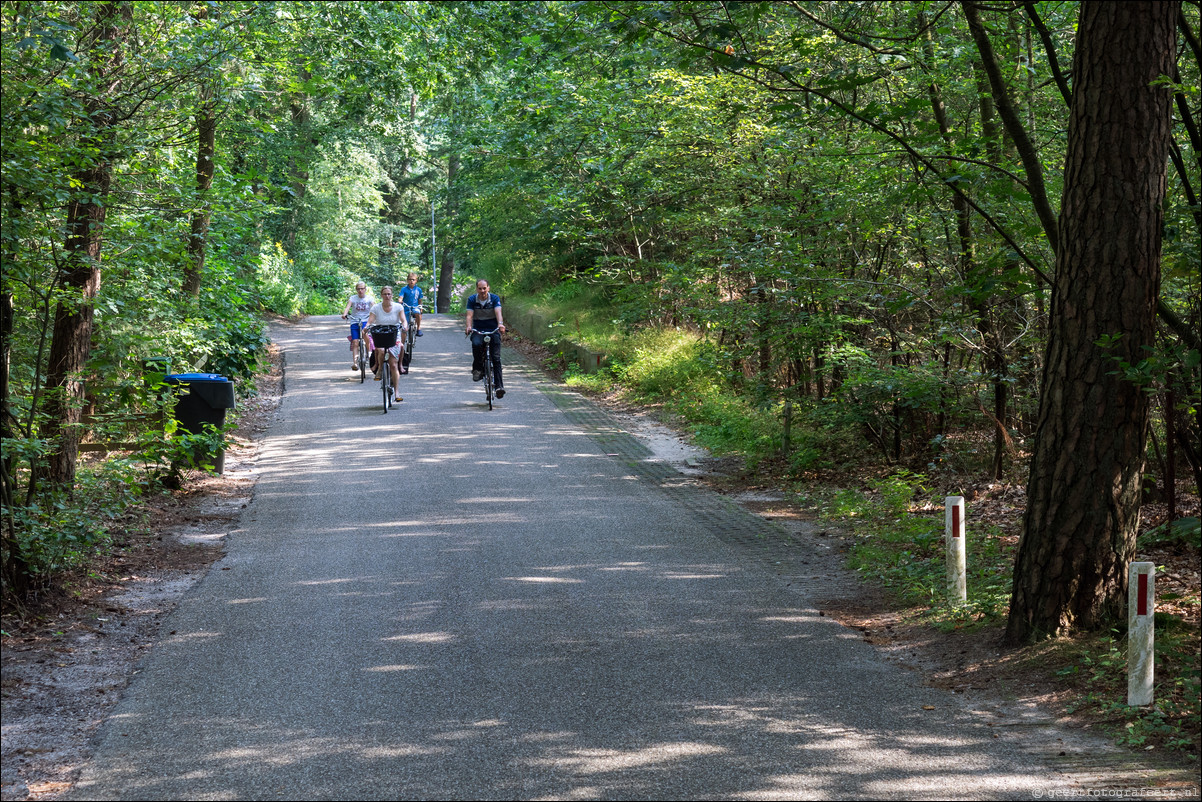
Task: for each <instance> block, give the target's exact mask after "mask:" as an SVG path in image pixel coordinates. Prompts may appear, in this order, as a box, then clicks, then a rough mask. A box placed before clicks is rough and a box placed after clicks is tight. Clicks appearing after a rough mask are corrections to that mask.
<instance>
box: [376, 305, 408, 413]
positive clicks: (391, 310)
mask: <svg viewBox="0 0 1202 802" xmlns="http://www.w3.org/2000/svg"><path fill="white" fill-rule="evenodd" d="M380 297H381V298H383V299H384V300H382V301H380V303H378V304H376V305H375V306H373V307H372V308H371V312H370V313H369V314H368V315H367V325H368V326H374V327H375V328H373V329H372V332H371V338H372V341H373V342H374V343H375V346H376V367H377V368H380V367H381V366H382V365H383V361H384V360H386V361H387V362H388V372H389V373H390V374H392V388H393V393H394V394H395V395H396V398H395V399H394V400H395V401H397V402H400V401H401V400H402V399H401V396H400V389H401V374H400V371H399V370H398V367H397V366H398V365H400V364H401V348H402V347H403V346H401V345H400V344H399V343H401V342H404V339H403V338H401V337H398V336H397V335H398V333H404V332H405V331H406V330H407V329H408V328H409V327H408V326H407V325H406V323H405V313H404V312H403V311H402V310H401V305H400V304H394V303H393V302H392V287H383V288H381V289H380ZM381 327H383V328H381Z"/></svg>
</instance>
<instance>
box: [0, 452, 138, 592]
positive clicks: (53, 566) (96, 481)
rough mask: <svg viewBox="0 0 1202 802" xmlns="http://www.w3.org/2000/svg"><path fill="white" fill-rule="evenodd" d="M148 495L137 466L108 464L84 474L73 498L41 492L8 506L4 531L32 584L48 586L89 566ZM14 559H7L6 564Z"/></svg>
mask: <svg viewBox="0 0 1202 802" xmlns="http://www.w3.org/2000/svg"><path fill="white" fill-rule="evenodd" d="M7 445H8V444H7V443H6V450H7ZM145 492H146V485H145V484H144V483H143V482H142V481H141V480H140V476H139V469H138V466H137V464H136V463H135V462H133V461H131V460H124V459H121V460H108V461H105V462H103V463H100V464H99V465H98V466H96V467H95V468H85V469H84V470H81V471H80V472H79V475H78V481H77V485H76V487H75V491H74V492H73V493H72V494H67V493H65V492H63V491H49V492H43V493H40V494H39V495H38V496H37V497H36V498H35V499H34V500H33V501H32V502H31V503H28V504H14V505H12V506H6V507H5V509H4V516H5V519H6V520H5V526H6V529H7V530H8V531H10V532H12V533H13V537H14V539H15V541H16V543H18V544H19V546H20V549H21V556H22V558H23V559H24V560H25V561H26V563H27V564H28V567H29V571H30V574H31V576H32V577H33V579H34V581H35V582H36V581H45V580H46V579H48V578H49V577H50V576H52V575H53V574H55V573H56V572H59V571H62V570H64V569H66V568H70V567H73V566H77V565H80V564H81V563H83V562H86V561H87V560H88V559H89V558H91V557H92V556H93V555H94V554H95V553H96V551H97V550H99V549H102V548H104V547H105V546H106V545H107V544H108V542H109V540H110V536H111V533H112V531H113V529H114V528H115V527H119V528H121V529H122V530H125V531H128V529H129V527H130V524H131V521H130V517H129V513H130V508H131V507H133V508H134V509H136V505H137V503H138V501H139V500H140V498H141V497H142V495H143V494H144V493H145ZM7 545H8V544H6V548H5V550H6V552H7V551H8V548H7ZM10 557H11V555H10V554H7V553H6V554H5V560H6V561H7V560H8V559H9V558H10Z"/></svg>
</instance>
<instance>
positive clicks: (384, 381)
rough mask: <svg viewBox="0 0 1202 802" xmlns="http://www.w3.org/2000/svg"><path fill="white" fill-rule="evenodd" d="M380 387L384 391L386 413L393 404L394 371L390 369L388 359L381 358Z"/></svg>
mask: <svg viewBox="0 0 1202 802" xmlns="http://www.w3.org/2000/svg"><path fill="white" fill-rule="evenodd" d="M380 372H381V376H380V389H381V390H383V391H384V414H385V415H387V414H388V408H389V407H390V406H392V371H391V370H389V369H388V359H387V358H385V359H383V360H381V365H380Z"/></svg>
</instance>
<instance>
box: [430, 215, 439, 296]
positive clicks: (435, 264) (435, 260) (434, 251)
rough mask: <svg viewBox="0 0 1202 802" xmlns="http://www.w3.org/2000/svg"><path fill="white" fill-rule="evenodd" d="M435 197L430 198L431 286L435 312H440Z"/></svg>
mask: <svg viewBox="0 0 1202 802" xmlns="http://www.w3.org/2000/svg"><path fill="white" fill-rule="evenodd" d="M434 231H435V229H434V196H433V195H431V196H430V272H431V273H432V274H433V276H434V282H433V283H432V284H431V285H430V297H432V298H433V299H434V311H435V312H438V311H439V309H438V247H437V245H438V242H437V240H436V238H435V234H434Z"/></svg>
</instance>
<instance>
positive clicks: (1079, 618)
mask: <svg viewBox="0 0 1202 802" xmlns="http://www.w3.org/2000/svg"><path fill="white" fill-rule="evenodd" d="M1178 5H1179V4H1178V3H1176V2H1109V1H1108V2H1101V0H1095V2H1089V3H1083V4H1082V5H1081V18H1080V24H1079V27H1078V41H1077V52H1076V55H1075V58H1074V68H1073V76H1074V79H1075V82H1076V83H1075V86H1074V88H1073V104H1072V111H1071V115H1070V121H1069V133H1068V153H1067V156H1066V163H1065V181H1064V196H1063V199H1062V202H1061V212H1060V228H1059V241H1060V248H1059V251H1058V253H1057V258H1056V279H1055V286H1054V288H1053V293H1052V310H1051V317H1050V320H1049V337H1048V345H1047V352H1046V358H1045V362H1044V373H1043V386H1042V392H1041V398H1040V413H1039V426H1038V431H1037V434H1036V443H1035V453H1034V456H1033V458H1032V462H1031V473H1030V478H1029V481H1028V486H1027V502H1028V503H1027V511H1026V518H1025V521H1024V533H1023V537H1022V541H1021V543H1020V545H1019V553H1018V558H1017V561H1016V564H1015V571H1014V592H1013V596H1012V597H1011V603H1010V619H1009V624H1008V627H1007V633H1006V636H1007V639H1008V640H1009V641H1010V642H1012V643H1018V642H1024V641H1027V640H1030V639H1032V638H1036V637H1041V636H1050V635H1058V634H1062V633H1065V632H1067V631H1070V630H1073V629H1096V628H1099V627H1102V626H1105V625H1106V624H1107V623H1108V622H1109V621H1110V620H1112V619H1113V618H1114V617H1115V616H1117V615H1118V614H1119V613H1120V612H1121V610H1122V608H1123V605H1124V603H1125V599H1126V572H1127V563H1128V561H1129V560H1130V559H1131V557H1132V556H1133V554H1134V551H1135V535H1136V531H1137V526H1138V522H1139V504H1140V476H1141V472H1142V468H1143V461H1144V443H1145V439H1146V436H1147V430H1148V415H1149V412H1148V400H1147V395H1146V394H1145V393H1144V392H1143V390H1142V389H1141V387H1139V386H1138V385H1137V384H1135V383H1133V382H1131V381H1128V380H1126V379H1125V378H1124V377H1123V376H1122V375H1121V373H1122V371H1121V368H1120V366H1119V361H1122V362H1126V363H1128V364H1132V365H1134V364H1137V363H1139V362H1140V361H1141V360H1142V359H1143V358H1144V356H1145V351H1144V347H1145V346H1151V345H1153V343H1154V339H1153V338H1154V334H1155V324H1156V307H1157V296H1158V293H1159V288H1160V236H1161V223H1162V219H1163V213H1162V208H1161V202H1162V200H1163V198H1164V193H1165V168H1166V161H1167V154H1168V141H1169V132H1170V126H1171V116H1170V106H1169V104H1170V101H1171V93H1170V90H1168V89H1166V88H1163V87H1159V86H1154V85H1153V82H1155V81H1156V80H1157V79H1158V78H1160V77H1161V76H1165V75H1169V74H1171V73H1172V67H1173V56H1174V48H1175V41H1174V30H1173V26H1174V22H1175V20H1176V16H1177V6H1178ZM1107 338H1117V342H1114V343H1113V344H1112V345H1111V346H1110V347H1104V346H1102V345H1099V344H1098V343H1099V341H1100V340H1103V339H1107Z"/></svg>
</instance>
